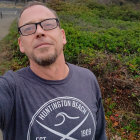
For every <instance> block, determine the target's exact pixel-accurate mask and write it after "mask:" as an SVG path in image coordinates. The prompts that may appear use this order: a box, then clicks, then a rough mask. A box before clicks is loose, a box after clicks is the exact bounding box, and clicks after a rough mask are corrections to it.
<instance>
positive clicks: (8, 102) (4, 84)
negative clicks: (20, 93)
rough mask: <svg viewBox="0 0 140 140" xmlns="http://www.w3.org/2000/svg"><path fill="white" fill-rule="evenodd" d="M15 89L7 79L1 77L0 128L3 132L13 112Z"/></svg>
mask: <svg viewBox="0 0 140 140" xmlns="http://www.w3.org/2000/svg"><path fill="white" fill-rule="evenodd" d="M13 106H14V89H13V87H12V85H11V84H10V83H9V81H8V80H7V79H6V78H5V77H0V128H1V129H2V130H3V129H4V128H5V127H6V125H7V123H8V121H9V119H10V117H11V114H12V111H13Z"/></svg>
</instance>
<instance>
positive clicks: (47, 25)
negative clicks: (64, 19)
mask: <svg viewBox="0 0 140 140" xmlns="http://www.w3.org/2000/svg"><path fill="white" fill-rule="evenodd" d="M38 24H39V25H40V26H41V28H42V29H43V30H45V31H48V30H52V29H55V28H56V27H57V26H59V20H58V19H57V18H49V19H45V20H43V21H41V22H37V23H28V24H25V25H23V26H20V27H18V32H19V33H20V34H21V35H23V36H28V35H31V34H34V33H35V32H36V30H37V25H38Z"/></svg>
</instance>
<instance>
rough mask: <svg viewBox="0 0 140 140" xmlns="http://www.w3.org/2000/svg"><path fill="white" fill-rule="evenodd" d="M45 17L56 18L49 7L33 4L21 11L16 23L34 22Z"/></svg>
mask: <svg viewBox="0 0 140 140" xmlns="http://www.w3.org/2000/svg"><path fill="white" fill-rule="evenodd" d="M31 15H32V16H31ZM47 18H56V16H55V14H54V13H53V12H52V11H51V10H50V9H49V8H47V7H45V6H43V5H33V6H31V7H29V8H27V9H26V10H25V11H24V12H23V13H22V15H21V17H20V19H19V23H18V25H19V26H22V25H24V24H27V23H35V22H39V21H42V20H44V19H47Z"/></svg>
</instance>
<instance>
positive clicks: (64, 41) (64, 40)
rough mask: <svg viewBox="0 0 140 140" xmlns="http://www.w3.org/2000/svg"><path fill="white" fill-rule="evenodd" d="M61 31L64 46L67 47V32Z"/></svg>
mask: <svg viewBox="0 0 140 140" xmlns="http://www.w3.org/2000/svg"><path fill="white" fill-rule="evenodd" d="M61 31H62V39H63V45H65V44H66V43H67V40H66V35H65V31H64V29H61Z"/></svg>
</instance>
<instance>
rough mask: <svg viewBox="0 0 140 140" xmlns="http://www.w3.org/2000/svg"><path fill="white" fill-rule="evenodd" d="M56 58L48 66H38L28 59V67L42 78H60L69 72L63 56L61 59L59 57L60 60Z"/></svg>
mask: <svg viewBox="0 0 140 140" xmlns="http://www.w3.org/2000/svg"><path fill="white" fill-rule="evenodd" d="M58 59H59V58H58ZM58 59H57V60H56V62H55V63H53V64H51V65H50V66H40V65H38V64H36V63H35V62H34V61H32V60H30V68H31V70H32V71H33V72H34V73H35V74H36V75H38V76H39V77H41V78H43V79H46V80H62V79H64V78H66V77H67V75H68V73H69V68H68V66H67V64H66V63H65V60H64V56H63V59H62V58H60V59H61V61H59V60H58Z"/></svg>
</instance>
